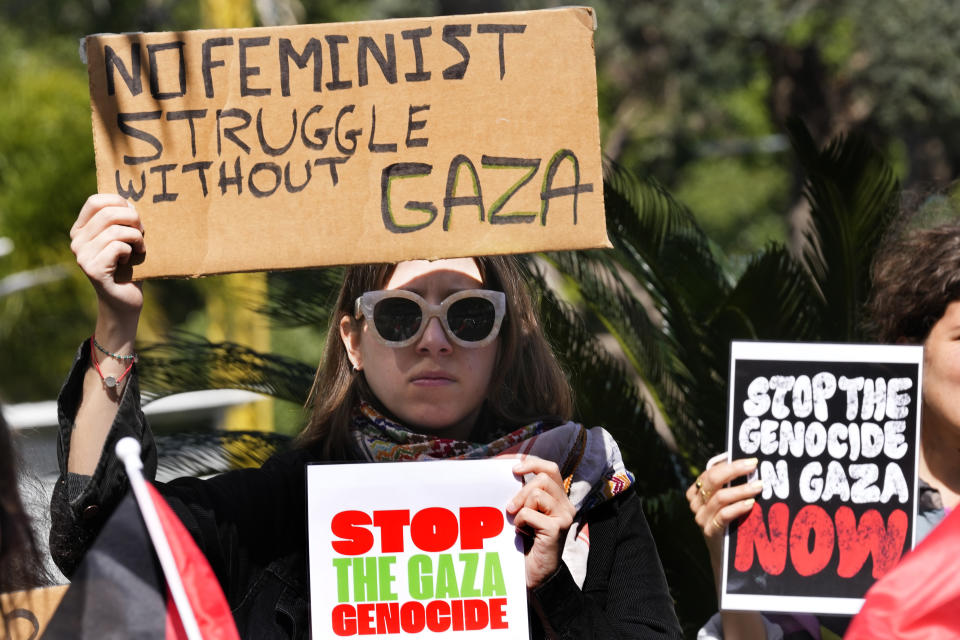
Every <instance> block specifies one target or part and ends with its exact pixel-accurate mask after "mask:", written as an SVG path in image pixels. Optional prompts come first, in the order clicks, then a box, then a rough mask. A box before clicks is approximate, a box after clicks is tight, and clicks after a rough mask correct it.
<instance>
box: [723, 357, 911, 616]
mask: <svg viewBox="0 0 960 640" xmlns="http://www.w3.org/2000/svg"><path fill="white" fill-rule="evenodd" d="M922 361H923V348H922V347H919V346H899V345H898V346H890V345H849V344H800V343H764V342H734V343H733V344H732V347H731V361H730V399H729V414H728V415H729V423H728V434H727V440H728V447H729V448H728V451H730V452H731V457H732V459H734V460H736V459H740V458H750V457H756V458H758V459H759V461H760V462H759V465H758V467H757V473H758V474H759V478H760V479H761V480H762V481H763V492H762V493H761V494H760V495H758V496H757V501H756V503H755V504H754V505H753V508H752V510H751V511H750V512H749V514H747V515H746V516H745V517H744V518H742V519H740V520H739V521H737V522H736V523H735V524H733V525H731V526H730V527H729V528H728V529H727V535H726V539H725V540H724V571H723V583H722V592H721V606H722V607H723V608H724V609H751V610H760V611H793V612H811V613H825V614H854V613H856V612H857V611H859V609H860V606H861V605H862V603H863V596H864V594H865V593H866V591H867V589H868V588H869V587H870V585H871V584H873V582H874V581H876V580H877V579H878V578H880V577H881V576H882V575H883V574H885V573H886V572H887V571H889V570H890V569H891V568H893V566H894V565H896V563H897V561H898V560H899V559H900V557H901V556H902V555H903V554H904V553H905V552H906V551H907V550H909V549H911V548H913V544H914V523H915V521H916V509H917V455H918V452H919V434H920V400H919V398H920V389H921V384H922V380H921V372H922ZM754 479H756V478H755V477H753V478H750V480H751V481H752V480H754Z"/></svg>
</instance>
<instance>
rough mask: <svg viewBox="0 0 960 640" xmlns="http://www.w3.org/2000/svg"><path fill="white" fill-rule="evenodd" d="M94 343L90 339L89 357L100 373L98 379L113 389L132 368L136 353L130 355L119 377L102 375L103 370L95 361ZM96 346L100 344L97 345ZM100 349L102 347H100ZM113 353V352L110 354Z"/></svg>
mask: <svg viewBox="0 0 960 640" xmlns="http://www.w3.org/2000/svg"><path fill="white" fill-rule="evenodd" d="M94 344H96V343H95V342H94V341H93V340H91V341H90V359H91V360H93V366H94V368H96V370H97V373H98V374H100V379H101V380H103V386H104V387H106V388H108V389H113V388H114V387H116V386H118V385H119V384H120V382H121V381H122V380H123V379H124V378H125V377H126V376H127V374H128V373H130V370H131V369H133V363H135V362H136V361H137V357H136V355H133V356H131V360H130V364H128V365H127V368H126V369H124V370H123V373H121V374H120V376H119V377H116V378H114V377H113V376H104V375H103V371H101V370H100V363H99V362H97V352H96V351H94V350H93V346H94ZM97 346H98V347H99V346H100V345H97ZM101 350H102V348H101ZM110 355H113V354H110Z"/></svg>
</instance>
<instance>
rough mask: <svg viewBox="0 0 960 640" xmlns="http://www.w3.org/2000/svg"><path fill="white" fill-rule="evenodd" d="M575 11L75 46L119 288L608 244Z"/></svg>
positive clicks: (585, 12)
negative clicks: (142, 231)
mask: <svg viewBox="0 0 960 640" xmlns="http://www.w3.org/2000/svg"><path fill="white" fill-rule="evenodd" d="M593 31H594V16H593V12H592V10H591V9H587V8H564V9H553V10H544V11H529V12H513V13H497V14H481V15H472V16H451V17H443V18H430V19H407V20H384V21H376V22H354V23H340V24H324V25H304V26H294V27H269V28H250V29H227V30H204V31H187V32H176V33H173V32H171V33H137V34H123V35H94V36H89V37H87V39H86V58H87V64H88V71H89V74H90V96H91V104H92V110H93V134H94V146H95V150H96V160H97V186H98V189H99V190H100V191H101V192H109V193H119V194H121V195H123V196H125V197H126V198H127V199H128V200H130V201H131V202H133V203H134V205H135V206H136V208H137V210H138V211H139V213H140V214H141V216H142V218H143V224H144V227H145V228H146V230H147V236H146V242H147V253H146V256H145V259H143V261H142V263H141V264H137V265H135V266H134V271H133V275H134V277H136V278H145V277H151V276H178V275H200V274H208V273H223V272H229V271H252V270H265V269H280V268H295V267H307V266H319V265H330V264H355V263H363V262H381V261H390V262H392V261H398V260H403V259H412V258H440V257H458V256H472V255H487V254H503V253H518V252H531V251H540V250H562V249H576V248H588V247H606V246H610V244H609V240H608V239H607V236H606V228H605V222H604V210H603V183H602V169H601V157H600V139H599V135H600V134H599V123H598V117H597V87H596V68H595V59H594V51H593Z"/></svg>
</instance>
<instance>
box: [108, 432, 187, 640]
mask: <svg viewBox="0 0 960 640" xmlns="http://www.w3.org/2000/svg"><path fill="white" fill-rule="evenodd" d="M115 451H116V453H117V457H118V458H120V461H121V462H123V466H124V467H126V470H127V477H128V478H130V487H131V488H132V489H133V495H134V497H136V499H137V504H138V505H139V506H140V513H141V514H142V515H143V522H144V524H146V525H147V531H148V532H149V534H150V540H151V542H153V548H154V549H155V550H156V552H157V557H158V558H159V560H160V566H161V567H162V568H163V575H164V577H165V578H166V580H167V587H169V589H170V594H171V596H173V602H174V604H175V605H176V607H177V612H178V613H179V614H180V621H181V622H182V623H183V630H184V631H185V632H186V634H187V638H188V639H189V640H203V636H202V635H201V634H200V627H199V626H198V625H197V620H196V618H195V617H194V615H193V609H192V608H191V607H190V601H189V599H188V598H187V592H186V590H184V588H183V581H182V580H180V572H179V571H178V570H177V563H176V561H175V560H174V558H173V552H172V551H171V550H170V543H169V542H168V541H167V537H166V535H164V533H163V525H162V524H161V523H160V517H159V516H158V515H157V510H156V508H155V507H154V505H153V500H152V499H151V498H150V494H149V491H148V489H147V481H146V480H144V478H143V473H142V469H143V462H141V460H140V443H139V442H137V441H136V440H135V439H133V438H130V437H126V438H121V439H120V440H119V441H118V442H117V446H116V448H115Z"/></svg>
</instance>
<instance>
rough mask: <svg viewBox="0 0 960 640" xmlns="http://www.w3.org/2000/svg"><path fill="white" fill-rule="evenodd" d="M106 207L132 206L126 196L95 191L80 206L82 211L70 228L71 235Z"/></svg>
mask: <svg viewBox="0 0 960 640" xmlns="http://www.w3.org/2000/svg"><path fill="white" fill-rule="evenodd" d="M106 207H123V208H130V206H129V203H128V202H127V199H126V198H123V197H121V196H118V195H116V194H114V193H95V194H93V195H92V196H90V197H89V198H87V200H86V202H84V203H83V206H82V207H81V208H80V213H79V214H78V215H77V220H76V222H74V223H73V227H71V229H70V237H71V238H72V237H73V236H74V234H75V233H76V232H78V231H79V230H80V229H82V228H83V227H85V226H86V225H87V223H89V222H90V220H91V219H92V218H93V216H94V215H96V213H97V212H98V211H100V210H102V209H104V208H106Z"/></svg>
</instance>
